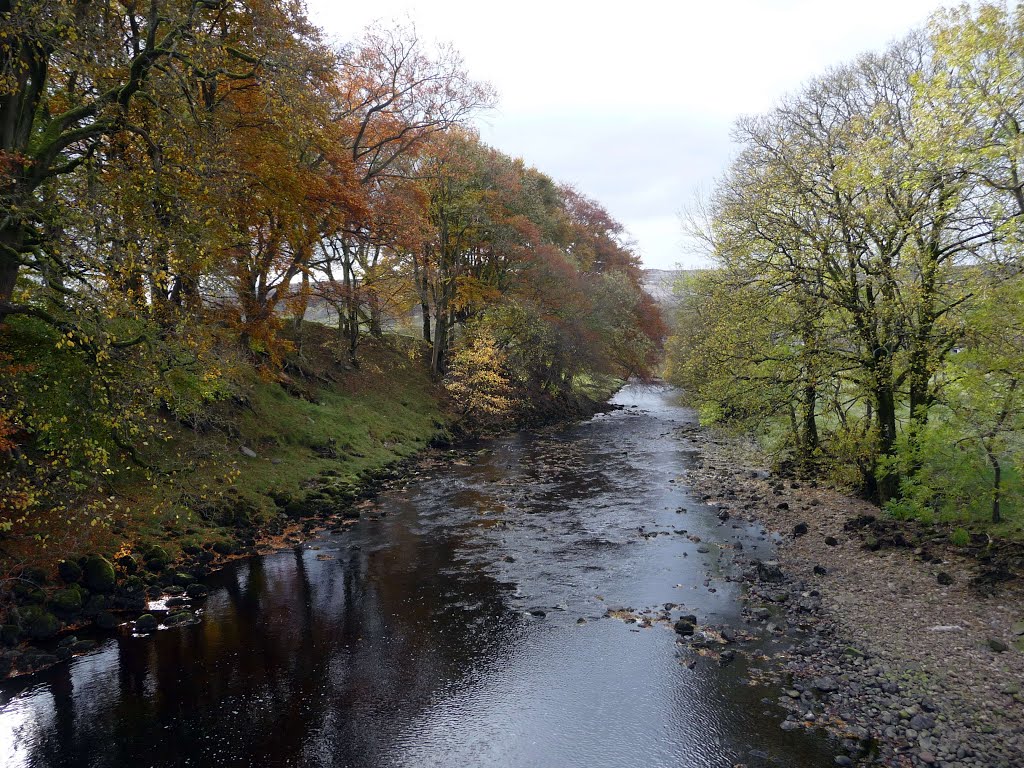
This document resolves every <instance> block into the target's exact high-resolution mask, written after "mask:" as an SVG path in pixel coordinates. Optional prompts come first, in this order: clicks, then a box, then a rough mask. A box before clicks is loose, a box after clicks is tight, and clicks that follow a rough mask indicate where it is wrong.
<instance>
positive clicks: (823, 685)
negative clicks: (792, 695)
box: [811, 676, 839, 693]
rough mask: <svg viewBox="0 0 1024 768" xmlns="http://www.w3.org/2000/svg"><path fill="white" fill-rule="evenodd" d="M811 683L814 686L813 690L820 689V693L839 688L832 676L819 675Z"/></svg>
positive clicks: (830, 691)
mask: <svg viewBox="0 0 1024 768" xmlns="http://www.w3.org/2000/svg"><path fill="white" fill-rule="evenodd" d="M811 685H812V686H814V690H816V691H821V692H822V693H832V692H833V691H838V690H839V683H837V682H836V680H835V678H834V677H828V676H826V677H819V678H817V679H815V681H814V682H813V683H812V684H811Z"/></svg>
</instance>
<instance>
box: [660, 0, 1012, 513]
mask: <svg viewBox="0 0 1024 768" xmlns="http://www.w3.org/2000/svg"><path fill="white" fill-rule="evenodd" d="M1022 19H1024V16H1022V14H1021V11H1020V10H1019V9H1017V10H1014V11H1012V12H1011V11H1009V10H1007V8H1006V7H1005V6H1004V5H992V4H986V5H982V6H980V7H978V8H977V9H971V8H968V7H966V6H965V7H962V8H959V9H954V10H951V11H944V12H942V13H940V14H937V15H936V17H935V18H934V19H933V21H932V23H931V25H930V27H929V29H928V30H925V31H919V32H914V33H911V34H910V35H908V36H907V37H906V38H904V39H903V40H900V41H897V42H895V43H893V44H892V45H891V46H889V48H888V49H886V50H885V51H884V52H882V53H880V54H871V55H864V56H861V57H859V58H858V59H857V60H856V61H854V62H851V63H849V64H847V65H845V66H842V67H839V68H837V69H835V70H833V71H831V72H829V73H827V74H825V75H823V76H821V77H818V78H816V79H815V80H813V81H812V82H810V83H809V84H807V85H806V86H805V87H804V88H803V89H801V90H800V91H799V92H797V93H795V94H793V95H792V96H790V97H787V98H786V99H785V100H783V101H782V102H781V103H780V104H779V105H778V106H777V107H775V108H774V109H772V110H771V111H770V112H768V113H766V114H764V115H761V116H754V117H748V118H743V119H741V120H739V121H738V122H737V124H736V127H735V129H734V138H735V139H736V140H737V142H738V143H739V146H740V151H739V153H738V155H737V157H736V160H735V161H734V163H733V165H732V167H731V168H730V170H729V172H728V173H727V174H726V175H725V177H724V178H723V179H722V180H721V182H720V183H719V185H718V186H717V188H716V190H715V191H714V193H713V195H712V196H711V198H710V199H709V200H708V201H707V203H706V204H705V205H704V206H703V208H702V209H700V210H698V211H696V212H695V215H694V216H693V220H694V222H695V223H694V225H693V230H694V234H696V235H697V236H699V237H701V238H703V240H704V241H705V242H706V243H707V245H708V246H709V249H710V250H711V251H712V252H713V253H714V256H715V258H716V260H717V267H718V268H717V269H716V270H714V271H711V272H709V273H708V274H704V275H701V276H699V277H698V278H696V279H695V280H694V281H692V282H691V283H690V284H688V285H686V286H682V287H681V289H680V297H681V299H682V307H681V309H680V312H679V317H678V318H677V327H676V330H675V333H674V335H673V337H672V338H671V339H670V340H669V351H670V355H669V357H670V361H669V375H670V377H671V378H672V379H673V380H674V381H676V382H677V383H679V384H681V385H682V386H683V387H684V388H685V389H686V390H687V393H688V396H689V397H690V398H691V399H692V400H693V401H694V402H695V404H697V405H698V407H699V408H700V410H701V414H702V417H703V418H704V419H705V420H714V421H721V422H728V423H733V424H735V425H738V426H742V427H744V428H748V429H750V428H753V429H757V430H759V431H761V432H762V433H764V434H766V435H772V436H776V437H778V438H779V439H778V441H777V443H776V445H775V448H776V449H777V450H779V451H780V453H781V454H782V457H783V459H784V460H787V461H788V460H792V461H794V462H795V463H796V464H797V466H798V467H802V468H804V469H806V470H809V471H817V472H821V471H825V472H828V473H829V474H831V475H832V476H833V477H835V478H846V479H849V480H853V481H854V482H853V484H855V485H858V486H859V487H860V489H861V490H862V491H863V492H864V493H865V494H866V495H868V496H870V497H872V498H874V499H875V500H877V501H879V502H881V503H882V504H884V505H886V507H887V509H889V510H890V511H891V512H892V513H894V514H897V515H903V516H917V517H932V518H950V517H964V518H973V517H977V516H978V515H979V514H981V515H982V516H983V515H984V513H983V512H982V509H983V508H986V507H987V510H988V517H989V518H990V519H991V520H992V521H993V522H995V523H998V522H1000V520H1001V518H1002V505H1003V502H1004V501H1006V500H1007V499H1009V500H1011V501H1012V503H1013V504H1014V506H1016V505H1018V504H1019V503H1020V492H1019V490H1018V486H1017V484H1018V467H1019V465H1020V461H1021V459H1022V458H1024V454H1022V453H1021V443H1020V430H1021V428H1022V427H1024V422H1022V421H1021V416H1022V415H1024V413H1022V411H1021V405H1022V403H1021V398H1020V393H1019V391H1018V390H1019V384H1018V381H1019V378H1020V375H1021V371H1022V365H1024V356H1022V352H1024V346H1022V344H1021V339H1022V338H1024V334H1022V333H1021V329H1022V326H1021V323H1020V320H1021V314H1020V311H1019V308H1020V306H1021V298H1020V297H1021V295H1022V294H1021V291H1022V288H1024V282H1022V270H1021V250H1020V237H1019V232H1020V222H1021V220H1022V219H1021V217H1022V216H1024V186H1022V185H1021V182H1020V179H1021V176H1020V174H1019V173H1018V168H1019V167H1020V162H1021V160H1022V159H1024V156H1022V151H1024V143H1022V141H1021V134H1020V130H1019V125H1020V122H1019V121H1020V119H1021V118H1024V114H1022V112H1024V80H1022V79H1021V77H1020V72H1021V67H1020V63H1021V61H1022V60H1024V58H1022V57H1024V23H1022Z"/></svg>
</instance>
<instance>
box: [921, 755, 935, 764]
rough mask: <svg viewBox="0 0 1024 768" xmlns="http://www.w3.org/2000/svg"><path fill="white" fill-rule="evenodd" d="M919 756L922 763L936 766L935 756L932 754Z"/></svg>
mask: <svg viewBox="0 0 1024 768" xmlns="http://www.w3.org/2000/svg"><path fill="white" fill-rule="evenodd" d="M917 756H918V757H919V758H920V759H921V762H922V763H927V764H928V765H934V764H935V760H936V759H935V755H933V754H932V753H931V752H919V753H918V755H917Z"/></svg>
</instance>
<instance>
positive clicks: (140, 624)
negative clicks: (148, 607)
mask: <svg viewBox="0 0 1024 768" xmlns="http://www.w3.org/2000/svg"><path fill="white" fill-rule="evenodd" d="M159 626H160V622H159V621H157V620H156V616H154V615H153V614H151V613H144V614H142V615H141V616H139V618H137V619H136V620H135V631H136V632H153V631H155V630H156V629H157V627H159Z"/></svg>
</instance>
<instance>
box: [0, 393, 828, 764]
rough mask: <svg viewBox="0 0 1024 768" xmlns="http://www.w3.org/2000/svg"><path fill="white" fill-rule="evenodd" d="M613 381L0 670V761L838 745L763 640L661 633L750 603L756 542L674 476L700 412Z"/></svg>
mask: <svg viewBox="0 0 1024 768" xmlns="http://www.w3.org/2000/svg"><path fill="white" fill-rule="evenodd" d="M613 402H614V403H615V404H616V405H618V406H622V407H621V409H619V410H615V411H612V412H610V413H607V414H602V415H599V416H597V417H596V418H594V419H592V420H590V421H588V422H585V423H582V424H578V425H574V426H570V427H567V428H560V429H553V430H542V431H538V432H522V433H518V434H515V435H512V436H509V437H506V438H502V439H498V440H493V441H488V442H485V443H481V444H480V445H477V446H474V447H473V449H472V450H467V451H460V452H459V453H458V455H457V457H455V458H454V460H452V457H445V460H441V459H438V460H435V461H433V462H427V463H426V464H425V465H424V466H423V467H422V468H421V469H420V470H418V471H417V472H416V473H415V474H414V475H413V476H412V477H410V478H409V479H408V480H407V481H406V482H405V483H404V484H403V485H402V486H396V487H395V488H392V489H390V490H388V491H386V492H385V493H383V494H382V495H381V496H380V497H379V498H378V499H377V500H375V502H374V503H373V505H372V506H371V507H369V508H368V509H366V510H365V511H364V515H363V518H362V519H361V520H360V521H359V522H358V523H356V524H355V525H354V526H352V528H351V529H350V530H348V531H346V532H344V533H328V534H323V535H321V536H319V537H317V538H315V539H314V540H311V541H308V542H306V543H304V544H303V545H302V546H299V547H295V548H293V549H288V550H285V551H280V552H276V553H273V554H269V555H265V556H262V557H255V558H250V559H247V560H243V561H239V562H237V563H234V564H232V565H231V566H229V567H227V568H225V569H224V570H222V571H220V572H218V573H217V574H216V575H215V576H214V577H212V579H211V580H210V582H209V583H210V586H211V593H210V596H209V597H207V598H205V599H204V600H203V601H202V603H201V607H202V609H203V616H202V621H201V622H200V623H198V624H195V625H192V626H185V627H177V628H171V629H166V630H161V631H158V632H156V633H153V634H152V635H149V636H142V637H135V636H132V635H131V634H130V633H129V632H128V631H127V628H125V629H124V631H123V632H122V633H121V634H119V635H118V636H116V637H112V638H107V639H105V640H104V642H103V643H102V644H101V646H100V648H99V649H98V650H97V651H95V652H93V653H91V654H88V655H85V656H81V657H78V658H75V659H73V660H71V661H70V662H68V663H64V664H61V665H58V666H57V667H55V668H53V669H50V670H48V671H46V672H44V673H41V674H38V675H35V676H32V677H29V678H23V679H19V680H16V681H11V682H8V683H6V684H3V685H2V686H0V765H3V766H7V767H8V768H15V767H21V766H32V767H33V768H36V767H39V768H42V767H44V766H46V767H49V766H90V767H95V766H110V767H112V768H113V767H117V768H122V767H127V766H292V765H294V766H339V767H340V766H346V767H351V768H418V767H419V766H438V767H444V768H449V767H450V768H455V767H460V768H461V767H469V766H488V767H489V766H494V767H498V766H501V767H504V766H510V767H520V766H521V767H523V768H526V767H527V766H530V767H536V768H547V767H548V766H550V767H552V768H563V767H564V768H573V767H576V766H579V767H580V768H584V767H585V768H602V767H604V766H609V767H610V766H622V765H627V764H636V765H641V766H649V767H660V766H679V767H680V768H683V767H685V768H702V767H704V766H707V767H708V768H724V767H727V766H732V765H734V764H745V765H749V766H759V765H779V766H787V767H789V768H802V767H804V766H806V767H807V768H816V767H817V766H822V767H824V766H828V765H831V764H832V756H833V755H834V754H836V751H835V745H834V744H832V743H830V742H829V741H827V740H826V739H825V738H824V737H821V736H818V735H815V734H808V733H802V732H791V733H786V732H783V731H782V730H781V729H780V728H779V721H780V719H781V717H782V712H781V710H780V709H779V708H778V707H777V706H776V705H775V704H773V703H769V702H770V701H771V700H772V699H773V698H774V697H776V696H778V695H779V691H778V689H777V688H772V687H770V686H769V687H760V686H758V685H752V684H750V683H749V681H748V677H749V676H750V669H749V667H748V658H749V657H750V656H752V655H755V653H760V652H767V653H770V652H772V651H773V650H774V649H775V648H776V646H775V645H773V643H775V642H778V641H776V640H771V639H769V640H761V641H755V642H754V643H753V644H751V643H746V644H742V645H741V646H740V647H741V652H740V653H739V654H738V655H737V659H736V660H735V661H734V662H732V663H725V664H723V663H721V662H720V660H719V659H717V656H716V654H713V653H712V654H708V655H707V656H702V655H699V654H698V653H697V652H695V651H694V650H692V649H690V648H689V647H688V646H686V645H681V644H679V643H677V638H678V636H677V635H676V634H675V632H674V631H673V629H672V623H671V622H672V620H674V619H675V618H676V617H677V616H678V615H679V614H680V613H693V614H695V615H696V616H697V618H698V622H699V624H700V625H701V626H705V625H717V626H730V627H733V628H739V629H743V628H746V625H744V624H743V622H742V619H741V616H740V611H741V608H742V602H741V597H742V589H741V587H740V585H739V584H738V583H737V582H736V581H733V580H731V579H730V578H729V576H730V574H734V572H735V569H734V568H733V567H732V566H731V565H730V563H731V560H732V558H733V555H734V553H735V552H736V551H737V550H738V549H739V548H738V547H737V544H742V548H743V553H742V554H743V555H744V556H750V555H754V556H759V557H768V556H769V555H770V552H771V548H772V543H771V541H770V539H769V538H767V537H766V536H765V535H764V533H763V531H761V530H760V529H759V527H757V526H754V525H749V524H746V523H739V524H737V523H736V522H735V521H734V520H730V521H728V522H726V523H721V522H720V521H719V519H718V518H717V516H716V515H715V512H714V510H712V509H710V508H708V507H707V506H705V505H703V504H701V503H700V502H699V501H698V500H695V499H694V498H692V497H691V496H690V495H689V493H688V490H687V488H686V486H685V482H684V480H685V477H684V468H685V467H686V466H687V464H688V462H692V461H694V451H693V449H692V446H690V445H689V444H688V443H687V441H686V438H685V434H683V431H682V430H680V429H679V427H680V426H681V425H683V424H686V423H692V421H693V419H694V418H695V417H694V414H693V412H692V411H689V410H687V409H685V408H682V407H680V406H678V405H677V404H676V402H675V396H674V393H673V391H672V390H671V389H668V388H662V387H645V386H641V385H630V386H628V387H626V388H625V389H623V390H622V391H621V392H620V393H619V394H618V395H617V396H616V397H615V399H614V401H613ZM698 539H699V541H698ZM666 604H673V605H674V606H675V607H672V608H671V609H670V610H669V611H668V612H666V609H665V606H666ZM666 613H667V615H668V617H669V619H668V620H665V618H664V616H665V615H666ZM645 617H646V619H647V621H644V619H645ZM634 618H635V619H637V620H636V621H634V620H633V619H634Z"/></svg>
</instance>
